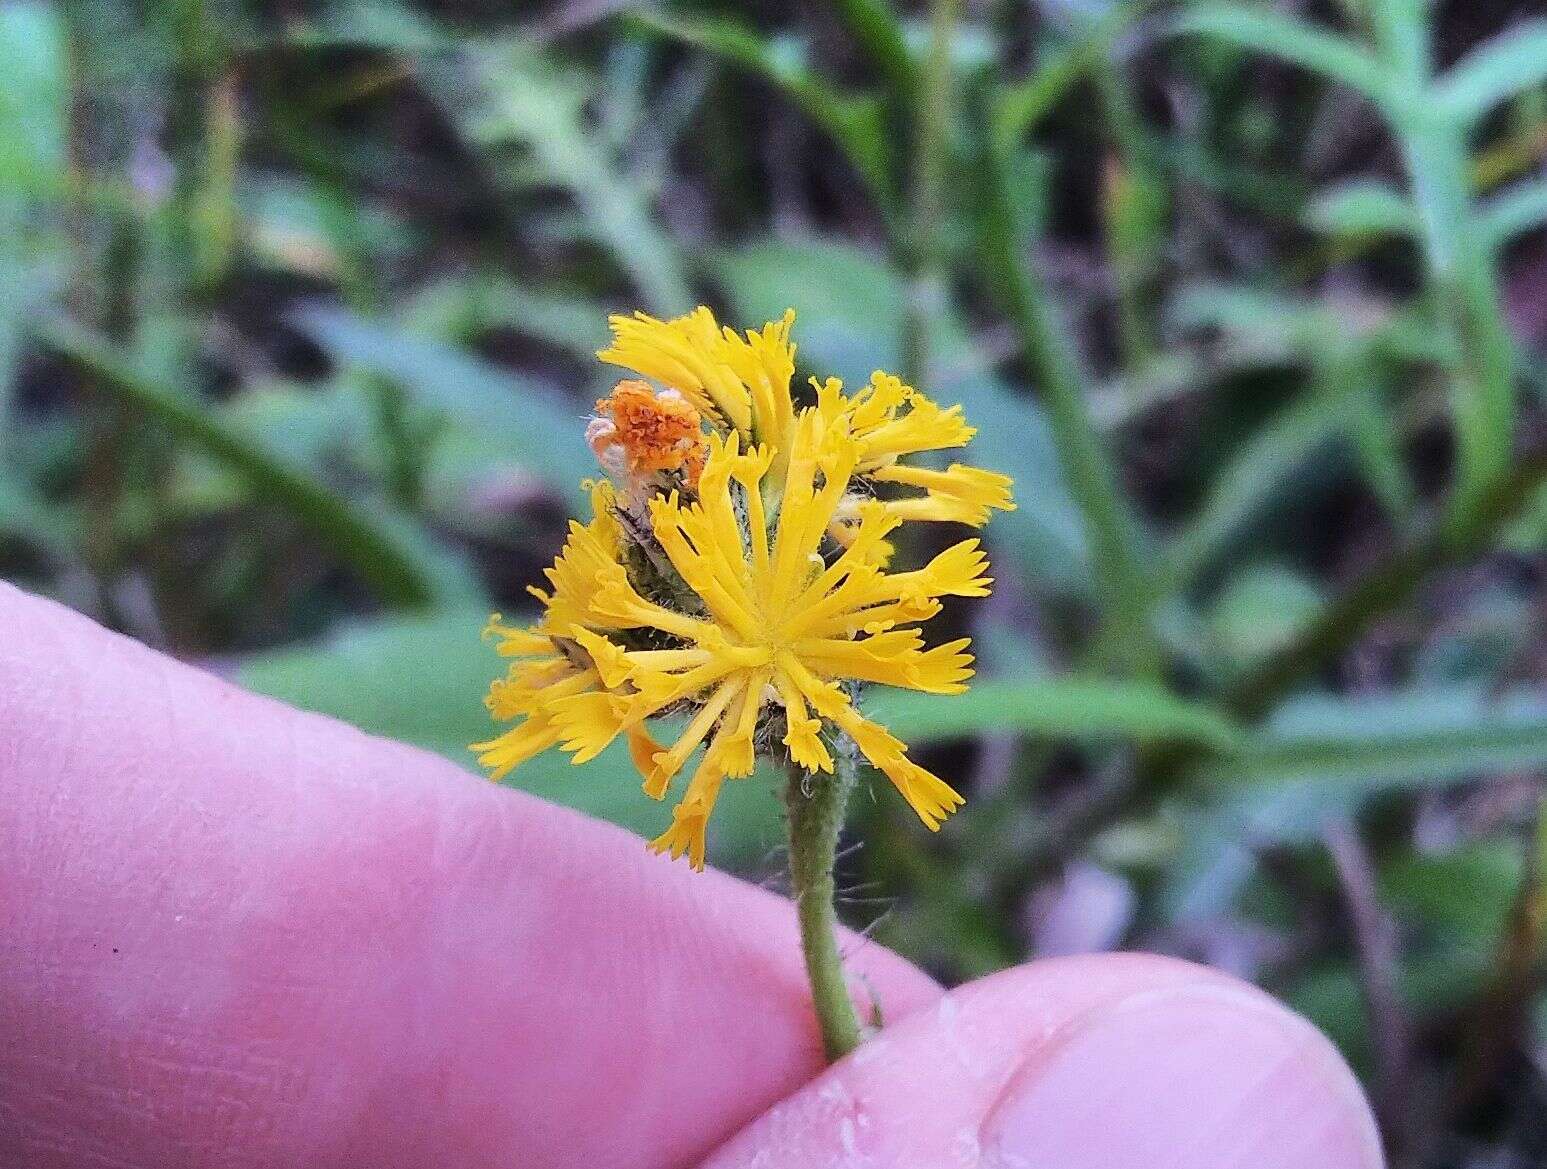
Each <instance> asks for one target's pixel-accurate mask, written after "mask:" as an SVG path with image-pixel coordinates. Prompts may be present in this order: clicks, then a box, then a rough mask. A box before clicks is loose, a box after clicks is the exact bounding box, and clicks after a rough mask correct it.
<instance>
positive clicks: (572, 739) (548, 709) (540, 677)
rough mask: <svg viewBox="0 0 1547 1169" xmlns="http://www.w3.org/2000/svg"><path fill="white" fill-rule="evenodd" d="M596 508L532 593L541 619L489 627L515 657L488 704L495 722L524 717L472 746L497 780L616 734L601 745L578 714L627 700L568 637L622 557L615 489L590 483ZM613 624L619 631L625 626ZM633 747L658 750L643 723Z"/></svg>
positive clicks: (574, 525)
mask: <svg viewBox="0 0 1547 1169" xmlns="http://www.w3.org/2000/svg"><path fill="white" fill-rule="evenodd" d="M591 508H592V513H593V516H592V519H591V522H590V523H589V524H582V523H579V522H571V524H570V530H569V539H568V540H567V541H565V544H564V549H563V551H562V552H560V553H559V555H558V557H557V558H556V559H555V560H554V562H553V567H552V568H550V569H548V570H547V572H546V574H545V575H546V576H547V578H548V583H549V585H550V586H551V588H549V589H547V590H544V589H536V588H534V589H532V590H531V591H532V593H533V595H534V596H536V597H537V598H538V599H539V600H540V601H542V603H543V606H544V612H543V617H542V620H540V621H539V622H538V623H537V624H535V625H531V626H517V625H509V624H506V623H505V622H504V621H503V620H502V619H501V618H500V617H499V616H498V615H496V616H495V617H493V618H492V619H491V620H490V622H489V625H488V627H487V629H486V630H485V634H486V635H487V636H488V637H490V638H492V639H493V640H494V641H495V643H496V646H497V649H498V651H499V653H500V655H501V656H502V657H508V658H511V659H513V661H512V662H511V665H510V669H509V671H508V673H507V674H506V675H505V677H503V678H499V679H496V680H495V681H494V683H493V684H492V685H491V686H490V687H489V694H488V697H487V698H485V700H484V703H485V705H486V706H487V707H488V708H489V713H490V714H491V715H492V716H493V717H494V718H495V719H496V720H497V721H499V722H510V721H512V720H518V721H517V722H516V725H515V726H514V727H512V728H511V729H510V730H508V731H506V732H504V733H503V734H501V735H498V736H496V737H495V738H493V739H489V740H487V741H485V742H481V743H474V744H473V745H472V750H474V751H476V752H478V762H479V763H481V764H482V765H483V766H484V767H486V768H488V769H489V772H490V775H491V776H492V777H493V778H494V779H503V778H504V777H505V776H506V775H507V774H509V772H510V771H511V770H512V769H513V768H515V767H518V766H519V765H520V764H522V763H524V762H526V761H527V760H528V759H530V758H531V757H532V756H534V755H536V754H538V753H540V752H542V751H545V750H547V749H548V748H549V747H552V746H556V745H557V746H563V747H564V748H565V749H566V750H569V751H573V752H574V753H575V761H576V762H584V761H585V760H587V759H590V758H594V756H595V755H596V753H597V752H599V751H600V750H601V748H602V747H604V746H606V744H607V743H608V742H611V741H612V739H613V738H614V737H615V735H616V731H612V732H611V733H609V734H607V735H606V736H605V737H604V741H603V742H602V744H601V746H595V740H596V737H597V736H595V735H592V736H591V738H590V739H587V738H586V737H585V736H584V735H583V734H582V733H581V729H580V728H579V727H578V726H577V722H578V720H577V718H576V716H575V713H574V712H575V710H576V709H577V704H578V706H580V707H583V706H584V705H585V704H586V703H594V702H600V703H602V704H604V705H609V704H612V703H621V702H622V699H621V698H620V697H619V696H618V695H615V694H612V693H610V692H609V690H608V687H607V683H606V682H605V681H604V679H603V677H602V672H601V670H600V669H599V668H598V666H597V663H596V662H594V661H593V660H592V659H591V658H590V655H589V654H588V652H587V651H586V649H585V647H584V646H583V645H581V644H580V643H578V642H577V641H575V639H574V638H573V637H571V636H570V635H569V634H570V631H571V629H572V628H573V627H574V626H575V623H576V622H578V621H592V622H593V623H594V622H595V620H596V619H595V618H594V617H593V616H592V615H591V608H592V606H591V601H592V598H593V595H594V594H595V592H596V590H597V588H598V586H599V578H600V574H601V572H602V570H603V569H604V568H606V567H608V566H615V565H616V564H617V559H618V556H619V554H620V543H619V541H620V534H619V531H618V524H617V520H616V519H615V518H614V516H613V494H612V489H611V488H610V487H609V486H608V485H607V484H606V483H598V484H594V485H593V486H592V489H591ZM614 628H615V630H618V631H621V630H622V629H624V628H626V627H625V626H622V625H618V626H615V627H614ZM612 721H614V722H615V721H616V720H612ZM609 725H611V724H609ZM629 747H630V750H631V751H632V752H633V753H634V757H635V759H636V761H637V760H640V759H645V760H648V759H649V758H650V756H651V755H653V754H654V752H655V750H656V746H655V744H654V742H653V741H652V740H651V739H650V737H649V734H648V733H647V732H646V731H645V729H644V728H643V727H633V728H631V729H630V732H629ZM593 748H594V749H593Z"/></svg>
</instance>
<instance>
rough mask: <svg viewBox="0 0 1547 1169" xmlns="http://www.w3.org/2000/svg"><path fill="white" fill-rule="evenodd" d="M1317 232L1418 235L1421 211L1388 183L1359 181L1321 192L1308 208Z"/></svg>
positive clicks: (1308, 220) (1307, 216)
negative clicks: (1419, 212)
mask: <svg viewBox="0 0 1547 1169" xmlns="http://www.w3.org/2000/svg"><path fill="white" fill-rule="evenodd" d="M1305 223H1306V226H1307V227H1310V228H1312V229H1314V230H1316V231H1324V232H1327V233H1328V234H1330V235H1343V236H1381V235H1396V236H1407V237H1413V236H1416V235H1417V234H1418V232H1419V230H1420V225H1419V222H1418V212H1417V211H1415V210H1414V209H1413V205H1412V202H1411V201H1410V200H1408V198H1407V197H1406V196H1404V195H1403V194H1402V193H1401V192H1399V191H1396V190H1393V189H1392V188H1391V187H1388V186H1387V185H1386V184H1385V183H1380V182H1375V181H1373V180H1371V181H1366V180H1358V181H1355V182H1351V183H1345V184H1343V185H1342V186H1340V187H1337V188H1335V189H1334V190H1331V191H1327V192H1324V193H1323V194H1321V195H1318V196H1317V197H1316V199H1315V200H1314V201H1313V202H1312V203H1311V205H1310V206H1309V207H1307V208H1306V210H1305Z"/></svg>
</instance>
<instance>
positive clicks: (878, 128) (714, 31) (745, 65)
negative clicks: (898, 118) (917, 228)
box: [630, 10, 896, 209]
mask: <svg viewBox="0 0 1547 1169" xmlns="http://www.w3.org/2000/svg"><path fill="white" fill-rule="evenodd" d="M630 21H631V23H632V24H633V25H635V26H636V27H638V28H640V29H641V30H643V31H645V32H648V33H653V34H656V35H658V36H664V37H670V38H671V39H673V40H676V41H680V42H681V43H683V44H686V45H692V46H694V47H695V48H698V49H702V50H703V51H704V52H706V53H709V54H710V55H711V56H714V57H717V58H719V59H720V60H722V61H725V62H727V63H728V64H731V65H733V66H735V67H737V68H739V69H744V70H746V71H747V72H749V73H753V74H756V75H757V76H759V77H762V78H763V79H764V80H766V81H769V82H771V83H772V84H774V85H775V86H777V87H778V88H779V89H781V90H783V91H784V92H785V93H786V94H787V95H788V96H789V97H790V99H791V100H792V101H793V102H794V103H795V105H796V106H797V107H799V109H800V110H801V112H802V113H804V114H805V115H806V117H808V118H810V119H811V120H812V121H813V122H814V123H816V125H818V126H820V127H821V128H822V129H823V130H824V131H825V132H826V133H827V134H828V136H829V137H831V138H832V140H833V141H834V142H836V143H837V144H838V146H839V147H840V148H841V149H842V150H843V153H844V155H845V156H846V157H847V158H848V160H849V163H850V165H851V166H853V167H854V169H855V170H856V171H857V172H858V173H859V175H860V177H861V178H863V179H864V180H865V184H866V186H868V187H869V188H870V192H871V195H872V196H873V197H874V198H875V199H876V201H877V202H878V203H879V204H880V206H881V207H882V208H883V209H890V208H892V206H893V204H894V203H895V201H896V191H895V184H894V183H893V182H892V177H891V170H892V164H893V158H892V152H891V147H890V145H889V142H888V136H887V131H886V119H885V116H884V112H883V109H882V103H881V100H880V98H878V97H877V96H875V95H874V94H859V95H854V94H845V93H840V92H839V91H837V90H835V89H833V88H832V87H831V86H830V85H828V84H827V82H826V81H824V80H823V79H822V78H821V77H819V76H818V75H817V74H816V73H815V72H813V71H812V69H811V68H810V66H809V64H808V62H807V60H806V57H807V53H806V51H805V47H804V45H798V44H795V43H793V42H788V41H786V42H782V43H781V42H774V41H769V40H764V39H763V38H762V37H760V36H759V35H758V34H757V33H755V32H753V31H752V30H751V29H749V28H746V27H745V26H743V25H740V24H737V23H734V22H732V21H728V20H713V19H709V18H699V19H693V20H688V19H683V18H680V17H673V16H665V15H663V14H661V13H658V12H650V11H648V10H640V11H638V12H634V13H632V14H631V15H630Z"/></svg>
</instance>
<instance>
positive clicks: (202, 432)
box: [39, 320, 477, 608]
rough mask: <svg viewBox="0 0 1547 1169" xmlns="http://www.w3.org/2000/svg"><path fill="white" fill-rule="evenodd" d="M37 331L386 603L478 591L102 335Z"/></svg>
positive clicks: (402, 533) (409, 603)
mask: <svg viewBox="0 0 1547 1169" xmlns="http://www.w3.org/2000/svg"><path fill="white" fill-rule="evenodd" d="M39 337H40V340H42V341H43V342H44V344H46V345H47V346H48V347H49V348H51V349H53V350H54V351H55V352H57V353H59V354H60V355H61V356H63V357H65V358H67V359H69V360H70V361H71V362H73V363H74V364H76V365H78V366H79V367H80V368H81V369H82V370H84V371H85V372H86V373H88V374H89V375H91V376H92V377H93V378H94V379H95V380H96V382H97V384H99V385H100V386H101V388H102V389H103V390H104V391H106V392H107V393H110V394H112V395H113V396H114V397H116V398H118V399H119V400H120V401H122V402H124V403H125V404H126V405H127V406H129V407H130V408H131V409H133V410H136V411H138V412H140V413H143V414H145V415H146V416H148V417H150V418H153V419H154V420H155V421H156V422H158V423H160V424H161V425H162V426H165V427H166V428H167V429H168V430H169V431H171V433H172V434H173V435H174V436H176V437H177V438H179V439H181V440H182V441H184V442H186V443H189V444H190V445H192V446H194V447H196V448H198V449H200V450H202V451H204V452H206V453H207V454H209V455H210V456H211V457H213V458H215V459H217V460H219V461H220V462H222V463H224V464H226V465H227V466H229V467H231V468H232V469H233V470H235V471H236V472H238V473H239V474H241V475H242V476H243V477H244V478H246V479H247V480H248V482H249V483H251V484H252V487H253V490H254V491H255V492H256V493H257V494H258V495H259V496H260V497H262V498H265V499H267V500H269V501H270V502H272V503H275V504H277V505H279V506H281V507H283V508H284V509H285V510H286V511H287V512H288V513H290V515H292V516H293V517H294V518H295V520H296V521H297V522H298V523H300V524H301V525H302V526H303V527H305V528H307V529H308V530H309V531H310V532H311V533H312V534H313V535H314V536H316V537H317V538H318V539H319V540H321V541H322V543H323V544H324V545H325V546H326V547H328V548H329V549H330V550H331V551H332V552H333V553H334V554H335V555H337V556H338V558H339V559H340V560H341V561H343V562H344V563H345V564H348V565H349V566H350V567H351V568H352V569H354V570H355V571H356V572H357V573H359V575H360V577H361V578H362V579H363V580H364V581H365V582H366V583H367V584H369V585H370V586H371V587H372V588H373V589H374V590H375V591H376V593H377V594H378V595H379V596H380V597H381V598H382V600H384V601H386V602H387V603H388V604H391V605H395V606H399V607H402V608H420V607H424V606H427V605H430V604H432V603H437V602H447V601H451V600H454V599H458V598H460V599H462V600H464V601H465V600H466V599H467V598H468V594H469V592H473V593H476V591H477V590H476V586H475V585H473V584H472V582H471V581H470V580H467V579H466V578H464V577H462V576H460V574H456V573H453V572H451V571H450V570H449V569H448V567H447V565H448V560H447V558H446V556H445V555H444V554H437V552H436V551H435V550H433V549H431V548H430V546H429V545H428V543H427V542H426V541H425V539H424V537H423V534H422V533H420V532H419V531H418V530H417V529H416V528H415V527H414V525H413V524H412V523H411V522H410V521H408V520H406V519H405V518H403V517H401V516H394V515H392V514H391V513H390V512H388V511H386V510H385V509H383V508H370V507H367V506H366V505H364V504H362V503H360V502H359V501H356V500H351V499H348V498H346V497H345V496H343V495H340V494H338V493H336V492H335V491H333V490H332V488H330V487H329V486H328V485H327V484H325V483H323V482H322V481H320V480H319V479H317V478H315V477H314V476H313V475H312V474H311V473H310V472H308V471H306V470H304V469H302V468H299V467H296V466H294V465H292V464H290V463H289V462H287V461H285V460H284V459H283V458H281V457H279V456H276V455H275V454H273V453H272V452H271V451H269V450H268V449H266V448H265V447H264V446H263V445H262V443H261V442H260V441H259V439H258V437H257V436H256V435H249V434H244V433H242V432H240V431H238V430H236V429H234V428H232V427H231V426H230V425H229V424H228V423H226V422H224V421H222V420H221V419H219V418H217V417H216V416H214V415H213V414H211V413H209V412H207V411H205V410H201V409H200V408H199V406H198V404H197V403H195V402H192V401H190V400H189V399H188V398H186V397H185V396H184V395H183V394H181V393H179V392H178V390H177V389H175V388H174V387H171V386H167V385H164V384H162V383H161V382H159V381H157V380H156V379H154V378H152V377H150V376H149V375H148V374H146V373H144V372H143V371H142V370H140V369H139V368H138V367H137V366H136V365H135V364H133V363H132V362H131V361H129V360H128V359H127V358H126V357H124V356H123V355H122V354H120V353H119V352H117V351H116V350H114V349H113V348H112V347H111V346H109V345H108V344H107V343H106V342H105V341H103V340H102V339H101V338H99V337H97V336H95V335H93V334H92V333H90V332H89V331H87V330H85V329H83V328H81V327H80V326H78V325H74V324H71V323H69V322H66V321H62V320H56V321H51V322H49V323H48V324H46V325H45V326H43V327H42V328H41V329H40V330H39Z"/></svg>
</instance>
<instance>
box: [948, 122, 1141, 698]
mask: <svg viewBox="0 0 1547 1169" xmlns="http://www.w3.org/2000/svg"><path fill="white" fill-rule="evenodd" d="M979 181H980V182H981V184H982V199H981V205H980V206H979V208H978V211H977V216H976V223H977V231H978V251H979V254H980V256H981V257H982V272H983V275H984V277H985V279H986V282H987V285H988V289H989V292H990V293H991V294H992V295H993V297H994V298H995V299H996V300H997V301H999V303H1000V304H1001V306H1002V307H1003V309H1004V312H1005V314H1006V315H1007V316H1008V317H1009V318H1010V321H1011V323H1012V324H1013V325H1014V327H1015V330H1016V333H1017V335H1018V337H1019V340H1020V345H1021V350H1022V354H1023V358H1024V360H1025V362H1026V365H1027V366H1028V368H1030V369H1031V370H1032V371H1033V374H1034V375H1035V377H1036V380H1037V388H1038V390H1039V392H1040V397H1041V400H1042V402H1043V403H1044V405H1045V408H1046V410H1047V417H1048V422H1049V425H1050V427H1051V429H1052V432H1053V438H1054V442H1055V443H1056V445H1057V448H1058V458H1059V462H1060V464H1061V465H1062V467H1063V471H1064V476H1065V478H1066V480H1067V481H1068V484H1069V491H1070V494H1071V495H1072V496H1073V497H1074V500H1075V503H1076V504H1077V505H1078V507H1079V509H1080V513H1081V516H1082V517H1083V520H1084V525H1085V534H1086V538H1087V540H1088V541H1089V544H1090V548H1091V562H1092V566H1093V569H1094V572H1095V576H1096V580H1097V583H1098V584H1099V586H1100V593H1101V600H1102V602H1103V603H1104V605H1105V606H1106V607H1107V618H1108V621H1109V624H1110V631H1111V632H1112V633H1113V634H1115V635H1116V640H1115V643H1114V645H1115V647H1116V648H1117V649H1118V651H1119V652H1120V653H1121V655H1122V656H1123V657H1124V659H1125V662H1124V664H1125V666H1126V667H1127V668H1129V669H1132V670H1134V671H1136V672H1137V673H1140V674H1151V675H1152V674H1154V673H1155V672H1156V671H1157V670H1158V669H1159V660H1160V658H1159V645H1158V640H1157V638H1156V635H1155V631H1154V628H1153V625H1152V615H1153V608H1154V604H1155V600H1156V595H1155V594H1156V590H1155V588H1154V585H1153V582H1152V575H1153V574H1151V573H1150V572H1148V571H1147V570H1146V568H1145V565H1144V559H1145V558H1144V556H1143V554H1142V553H1141V552H1140V543H1139V531H1138V526H1137V521H1136V518H1135V517H1134V516H1133V514H1132V513H1131V512H1130V510H1129V508H1128V506H1127V503H1126V501H1125V500H1124V499H1123V497H1122V495H1121V492H1120V488H1119V485H1118V480H1117V474H1116V471H1115V469H1114V468H1113V467H1112V465H1111V462H1110V460H1109V458H1108V456H1107V452H1106V450H1105V449H1104V448H1103V446H1102V444H1101V440H1100V438H1099V436H1098V435H1097V434H1096V431H1095V427H1094V426H1093V425H1092V422H1091V418H1090V413H1089V405H1088V401H1089V399H1088V386H1087V384H1086V377H1085V374H1084V371H1083V370H1082V369H1081V367H1080V363H1079V359H1078V357H1077V356H1076V354H1075V353H1074V351H1073V349H1072V347H1071V344H1070V341H1069V336H1068V327H1067V325H1066V324H1065V323H1064V322H1063V320H1062V319H1061V316H1060V313H1059V310H1058V308H1057V306H1055V305H1054V304H1053V301H1052V294H1051V293H1050V292H1049V290H1048V288H1047V287H1046V285H1045V284H1044V283H1043V281H1042V278H1041V274H1040V273H1039V272H1038V271H1037V269H1036V266H1035V264H1028V263H1026V262H1025V259H1024V257H1025V255H1026V251H1027V248H1026V223H1025V215H1024V213H1023V210H1022V209H1020V208H1017V207H1016V206H1015V205H1014V203H1013V198H1012V195H1011V193H1010V192H1011V189H1012V188H1011V183H1010V181H1009V177H1008V175H1007V173H1006V162H1005V159H1004V158H1003V156H1002V155H1000V154H999V153H998V152H997V151H995V150H993V149H992V148H990V149H988V150H987V151H986V157H985V158H983V159H981V160H980V165H979Z"/></svg>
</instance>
